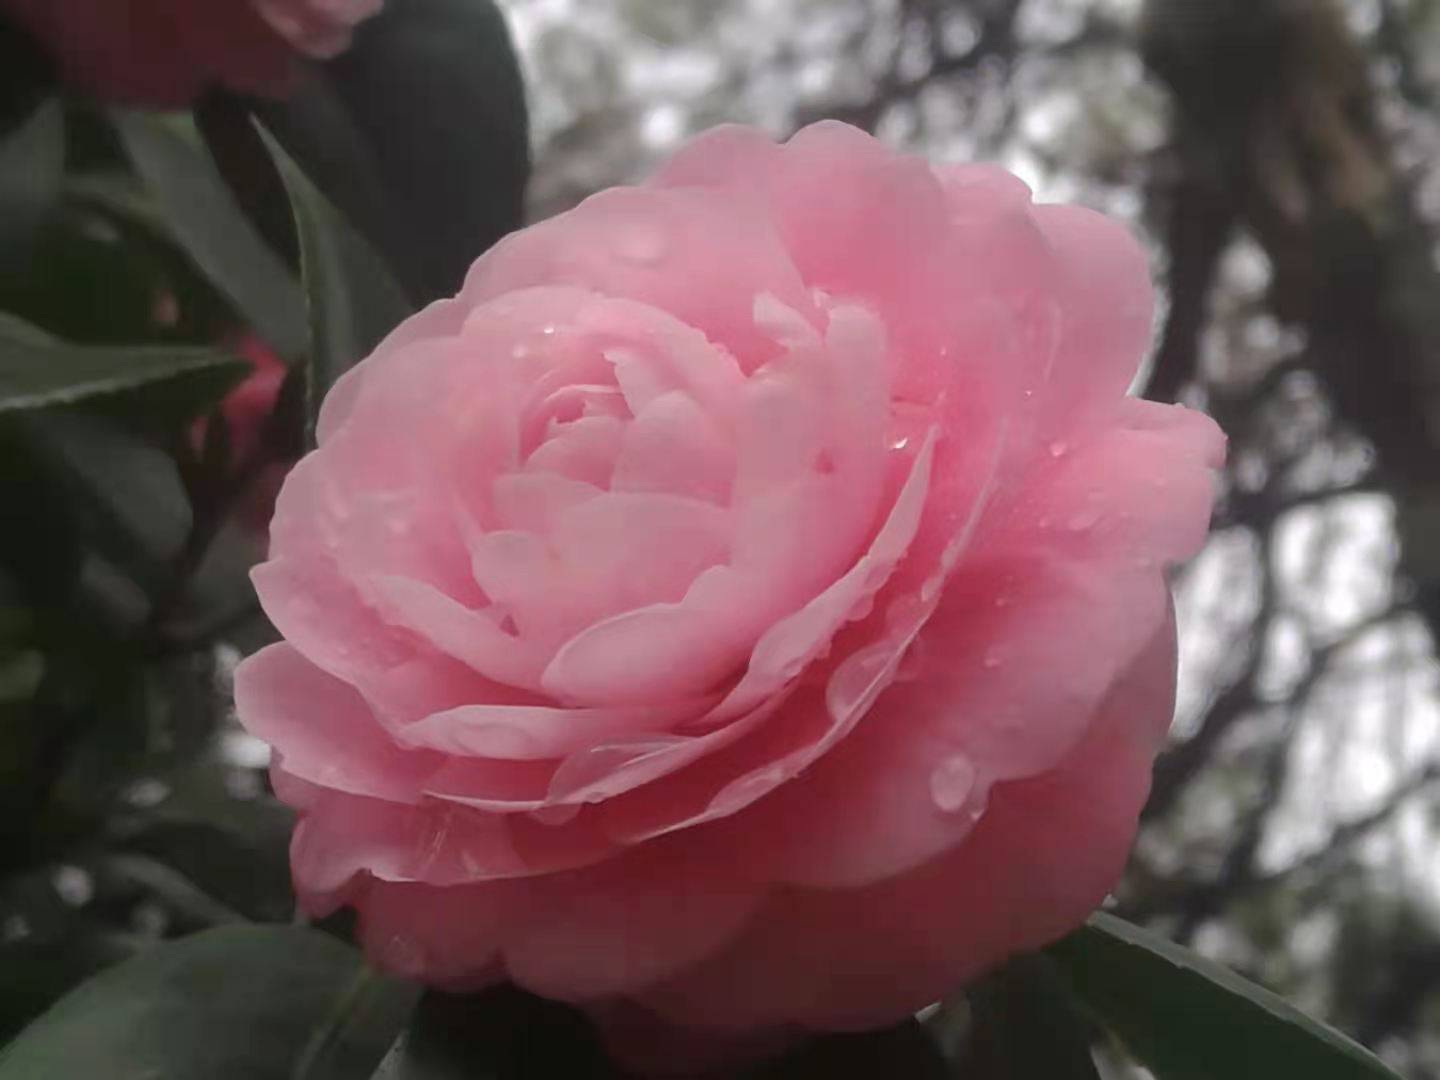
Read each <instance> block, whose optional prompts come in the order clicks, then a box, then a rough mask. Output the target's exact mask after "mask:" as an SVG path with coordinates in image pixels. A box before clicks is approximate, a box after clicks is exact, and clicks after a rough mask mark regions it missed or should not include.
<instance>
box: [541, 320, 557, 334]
mask: <svg viewBox="0 0 1440 1080" xmlns="http://www.w3.org/2000/svg"><path fill="white" fill-rule="evenodd" d="M540 333H542V334H544V335H545V336H546V337H551V336H553V335H554V333H555V326H554V324H553V323H547V324H546V325H544V326H542V327H541V328H540Z"/></svg>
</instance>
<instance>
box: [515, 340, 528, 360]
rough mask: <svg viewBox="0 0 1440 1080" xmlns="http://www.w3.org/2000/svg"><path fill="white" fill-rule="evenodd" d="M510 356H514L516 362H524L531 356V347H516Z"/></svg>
mask: <svg viewBox="0 0 1440 1080" xmlns="http://www.w3.org/2000/svg"><path fill="white" fill-rule="evenodd" d="M510 355H511V356H513V357H514V358H515V359H516V360H524V359H525V358H526V357H527V356H529V355H530V346H528V345H523V344H522V345H516V346H515V348H513V349H511V350H510Z"/></svg>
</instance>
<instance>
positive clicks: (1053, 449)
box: [1047, 442, 1070, 458]
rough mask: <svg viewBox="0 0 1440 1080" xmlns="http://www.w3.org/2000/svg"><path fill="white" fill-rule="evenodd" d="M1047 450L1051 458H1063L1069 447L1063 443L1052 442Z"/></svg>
mask: <svg viewBox="0 0 1440 1080" xmlns="http://www.w3.org/2000/svg"><path fill="white" fill-rule="evenodd" d="M1047 449H1049V451H1050V456H1051V457H1053V458H1059V457H1064V456H1065V452H1066V451H1067V450H1069V449H1070V447H1069V446H1068V445H1066V444H1065V443H1063V442H1052V443H1051V444H1050V445H1049V447H1048V448H1047Z"/></svg>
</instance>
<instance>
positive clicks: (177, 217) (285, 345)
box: [114, 111, 306, 358]
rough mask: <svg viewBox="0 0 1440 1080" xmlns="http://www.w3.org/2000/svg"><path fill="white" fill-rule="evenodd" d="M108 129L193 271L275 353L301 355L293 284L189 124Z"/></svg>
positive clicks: (144, 118) (147, 118)
mask: <svg viewBox="0 0 1440 1080" xmlns="http://www.w3.org/2000/svg"><path fill="white" fill-rule="evenodd" d="M114 123H115V128H116V131H117V132H118V133H119V135H120V139H121V141H122V143H123V144H124V146H125V152H126V154H127V155H128V156H129V158H130V160H131V162H132V163H133V164H134V166H135V170H136V172H138V173H139V174H140V176H141V178H142V179H143V180H144V181H145V183H146V185H147V186H148V187H149V189H150V190H151V192H153V194H154V195H155V197H156V199H157V200H158V202H159V204H160V209H161V211H162V213H163V215H164V218H165V220H166V221H167V222H168V224H169V226H170V229H171V231H172V232H173V233H174V236H175V239H176V240H177V241H178V242H179V243H180V245H181V246H182V247H183V248H184V249H185V250H186V252H188V253H189V255H190V257H191V258H192V259H193V260H194V262H195V265H196V266H197V267H198V268H199V269H200V271H201V272H202V273H204V274H205V275H206V277H208V278H209V279H210V280H211V281H212V282H213V283H214V284H215V286H216V287H217V288H218V289H219V290H220V291H221V292H222V293H223V294H224V295H225V296H227V297H228V298H229V299H230V301H231V303H233V304H234V305H235V309H236V311H237V312H238V313H239V314H240V315H241V316H242V317H243V318H244V319H245V320H246V321H247V322H248V323H249V324H250V326H251V327H252V328H253V329H254V330H255V332H256V333H257V334H259V335H260V337H262V338H264V339H265V341H266V342H268V343H269V344H270V346H271V347H272V348H274V349H275V351H276V352H278V353H279V354H280V355H281V356H283V357H286V358H294V357H297V356H299V355H300V354H301V353H303V352H304V349H305V342H306V335H305V308H304V303H303V298H302V296H301V293H300V290H299V289H298V288H297V286H296V282H295V279H294V277H293V275H292V274H291V273H290V270H289V268H288V267H286V265H285V263H284V262H283V261H282V260H281V258H280V257H279V256H278V255H276V254H275V252H274V251H272V250H271V249H270V248H269V247H268V246H267V245H266V243H265V241H264V240H262V239H261V237H260V234H259V233H258V232H256V230H255V228H254V227H253V226H252V225H251V224H250V221H249V220H248V219H247V218H246V216H245V214H244V211H243V210H242V209H241V208H240V205H239V203H238V202H237V201H236V199H235V196H234V195H233V194H232V193H231V191H230V189H229V187H228V186H227V185H226V183H225V180H224V178H223V177H221V175H220V172H219V170H218V169H217V168H216V167H215V162H214V160H213V159H212V158H211V157H210V155H209V153H207V152H206V150H205V148H204V146H203V145H202V143H201V141H200V138H199V136H198V135H197V134H196V132H195V129H194V125H193V124H192V123H191V122H190V120H189V119H188V118H187V117H180V116H158V115H155V114H152V113H142V112H129V111H117V112H115V113H114Z"/></svg>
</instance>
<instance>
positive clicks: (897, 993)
mask: <svg viewBox="0 0 1440 1080" xmlns="http://www.w3.org/2000/svg"><path fill="white" fill-rule="evenodd" d="M1172 665H1173V641H1172V640H1171V639H1169V638H1168V636H1165V635H1162V636H1159V637H1157V638H1156V639H1155V641H1154V642H1153V644H1152V647H1151V648H1150V649H1149V650H1147V651H1146V653H1144V654H1143V656H1142V657H1141V658H1140V660H1139V662H1138V663H1137V664H1136V666H1135V668H1134V669H1133V671H1132V672H1131V673H1129V674H1128V675H1127V676H1126V677H1125V678H1124V679H1122V680H1121V681H1119V682H1117V684H1116V686H1115V688H1114V690H1113V691H1112V693H1111V694H1110V696H1109V698H1108V699H1107V700H1106V702H1105V704H1104V706H1103V707H1102V709H1101V711H1100V713H1099V714H1098V715H1097V718H1096V722H1095V723H1094V724H1093V725H1092V727H1091V734H1090V735H1089V736H1088V737H1087V738H1086V740H1085V741H1084V743H1082V744H1081V745H1080V746H1078V747H1076V749H1075V751H1074V752H1073V753H1072V754H1071V755H1070V756H1069V757H1068V758H1067V759H1066V761H1065V763H1064V765H1063V766H1062V767H1060V768H1058V769H1056V770H1054V771H1052V772H1050V773H1047V774H1045V775H1043V776H1039V777H1034V778H1032V779H1028V780H1021V781H1014V782H1010V783H1007V784H1003V785H1000V786H999V787H997V788H996V790H995V792H994V793H993V796H992V798H991V803H990V807H989V809H988V810H987V811H986V813H985V816H984V817H983V818H982V819H981V821H980V824H979V825H978V826H977V827H976V829H975V831H974V832H973V833H971V834H970V836H969V837H968V838H967V839H966V840H965V841H964V843H962V844H960V845H959V846H958V847H956V848H954V849H952V850H951V851H950V852H948V853H947V854H945V855H944V856H943V857H941V858H938V859H936V860H934V861H932V862H930V863H927V864H925V865H924V866H922V867H920V868H918V869H917V870H915V871H913V872H911V873H909V874H906V875H903V876H901V877H898V878H894V879H891V880H889V881H885V882H881V883H879V884H876V885H873V886H870V887H868V888H863V889H843V890H822V891H811V890H804V889H801V890H793V891H790V890H786V891H781V892H778V893H776V894H773V895H772V897H771V899H770V901H769V902H768V903H767V905H766V906H765V908H764V909H763V910H762V911H760V912H758V913H757V914H756V915H755V917H754V918H753V919H752V921H751V923H750V924H749V929H748V930H747V931H746V932H745V933H744V934H743V935H742V936H741V937H740V938H739V939H738V940H737V941H736V942H735V943H734V944H733V945H732V946H731V947H729V948H727V949H725V950H724V951H722V952H720V953H717V954H716V955H715V956H714V957H713V958H712V959H711V960H709V961H706V962H704V963H701V964H698V965H696V966H695V967H693V968H691V969H689V970H687V971H685V972H684V973H683V974H682V975H681V976H680V977H678V978H676V979H674V980H671V981H669V982H667V983H665V984H662V985H660V986H657V987H655V988H654V989H653V990H652V991H649V992H647V993H645V994H643V995H641V996H640V999H639V1000H640V1002H641V1004H643V1005H646V1006H647V1007H649V1008H651V1009H653V1010H654V1011H656V1012H658V1013H661V1014H663V1015H666V1016H669V1017H670V1018H672V1019H673V1020H675V1021H676V1022H679V1023H683V1024H688V1025H693V1026H696V1027H702V1028H703V1027H723V1028H747V1027H761V1026H765V1025H775V1024H781V1023H784V1022H786V1021H794V1022H798V1023H801V1024H803V1025H805V1026H807V1027H811V1028H819V1029H831V1030H834V1029H846V1028H854V1029H859V1028H865V1027H872V1026H879V1025H881V1024H885V1023H891V1022H894V1021H895V1020H898V1019H900V1018H902V1017H904V1016H905V1015H907V1014H910V1013H912V1012H914V1010H916V1009H918V1008H920V1007H921V1006H923V1005H925V1004H927V1003H929V1002H931V1001H935V1000H937V999H938V998H940V997H941V996H943V995H944V994H946V993H948V992H949V991H950V990H952V989H954V987H955V986H957V985H959V984H961V983H963V982H964V981H965V980H967V979H969V978H972V977H974V976H975V975H978V974H980V973H981V972H983V971H984V970H985V969H986V968H987V967H989V966H991V965H992V964H995V963H997V962H999V961H1000V960H1002V959H1003V958H1004V957H1006V956H1008V955H1009V954H1011V953H1012V952H1017V951H1023V950H1025V949H1033V948H1037V947H1039V946H1041V945H1043V944H1046V943H1047V942H1049V941H1051V940H1053V939H1054V938H1056V937H1058V936H1060V935H1061V934H1063V933H1065V932H1066V931H1067V930H1069V929H1070V928H1071V927H1073V926H1075V925H1076V924H1077V923H1079V922H1080V921H1081V920H1082V919H1083V918H1084V917H1085V915H1086V914H1087V913H1088V912H1089V911H1090V910H1092V909H1093V908H1094V907H1095V906H1096V905H1097V904H1099V902H1100V901H1101V900H1102V899H1103V897H1104V896H1105V893H1106V892H1107V891H1108V890H1109V888H1110V887H1111V885H1113V883H1114V882H1115V880H1116V878H1118V876H1119V874H1120V870H1121V867H1122V865H1123V863H1124V861H1125V856H1126V853H1127V851H1128V850H1129V847H1130V842H1131V840H1132V838H1133V836H1134V830H1135V824H1136V820H1137V817H1138V814H1139V811H1140V807H1141V805H1142V804H1143V803H1144V801H1145V796H1146V793H1147V791H1148V790H1149V782H1150V762H1151V759H1152V757H1153V755H1154V752H1155V749H1156V746H1157V744H1158V742H1159V739H1160V738H1161V736H1162V734H1163V727H1164V725H1163V724H1161V723H1155V722H1154V718H1156V717H1160V716H1164V717H1167V718H1168V716H1169V714H1170V709H1171V706H1172V703H1173V666H1172ZM1137 717H1144V718H1146V719H1145V721H1144V722H1142V723H1140V724H1137V723H1136V718H1137ZM837 943H843V945H842V946H840V947H837ZM757 972H763V973H764V977H763V978H756V973H757Z"/></svg>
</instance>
